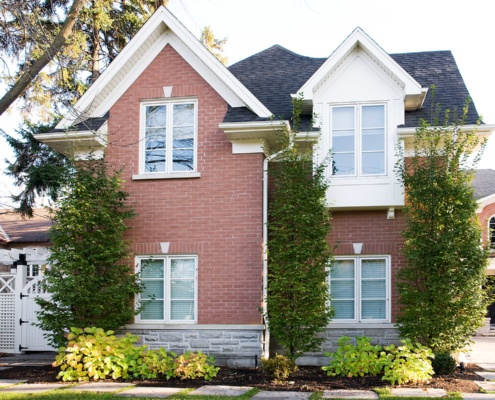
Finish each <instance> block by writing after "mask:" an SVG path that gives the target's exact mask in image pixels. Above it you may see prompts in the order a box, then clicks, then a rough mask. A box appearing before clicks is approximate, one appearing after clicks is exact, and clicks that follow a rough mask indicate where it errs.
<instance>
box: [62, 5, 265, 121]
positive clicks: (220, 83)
mask: <svg viewBox="0 0 495 400" xmlns="http://www.w3.org/2000/svg"><path fill="white" fill-rule="evenodd" d="M157 32H159V33H161V36H160V38H159V40H156V41H155V43H153V45H152V46H150V48H149V49H148V50H147V52H146V56H145V57H144V58H143V57H140V58H139V62H133V64H134V65H133V67H132V70H131V72H129V74H127V76H126V77H125V79H124V80H123V81H121V82H119V84H118V85H117V89H113V90H112V93H111V94H109V95H105V94H103V95H102V96H103V97H104V98H102V99H98V104H97V105H96V107H95V108H94V110H91V111H90V112H89V113H88V115H86V118H90V117H99V116H102V115H104V114H105V113H106V112H107V111H108V110H109V109H110V108H111V107H112V105H113V104H115V102H116V101H117V100H118V98H119V97H120V96H121V95H122V94H123V93H124V92H125V90H127V89H128V88H129V86H130V85H131V84H132V83H133V82H134V81H135V79H137V77H138V76H139V74H141V73H142V72H143V71H144V70H145V69H146V67H147V66H148V65H149V64H150V63H151V62H152V61H153V59H154V58H155V57H156V56H157V55H158V54H159V52H160V51H161V50H162V49H163V48H164V47H165V46H166V45H167V44H168V43H170V44H171V45H172V46H173V47H174V49H176V50H177V51H178V53H179V54H180V55H181V56H183V57H184V58H185V59H186V61H188V62H189V63H190V64H191V65H192V66H193V68H195V70H196V71H197V72H198V73H199V74H200V75H201V76H202V77H203V78H204V79H205V80H206V81H207V82H208V83H209V84H210V85H212V87H213V88H215V90H217V91H218V93H219V94H220V95H221V96H222V97H223V98H224V99H225V100H226V101H227V102H228V103H229V104H230V105H231V106H233V107H243V106H245V107H248V108H249V109H250V110H251V111H253V112H254V113H255V114H257V115H258V116H259V117H264V118H268V117H270V115H271V113H270V111H269V110H268V109H267V108H266V107H265V106H264V105H263V104H262V103H261V102H260V101H259V100H258V99H257V98H256V97H255V96H254V95H253V94H252V93H251V92H250V91H249V90H247V88H246V87H245V86H244V85H243V84H242V83H241V82H240V81H239V80H238V79H237V78H235V77H234V75H232V73H231V72H230V71H229V70H228V69H227V68H226V67H225V66H224V65H223V64H222V63H221V62H220V61H219V60H218V59H217V58H216V57H215V56H214V55H213V54H211V53H210V51H209V50H208V49H206V48H205V47H204V46H203V45H202V44H201V42H200V41H199V40H198V39H196V38H195V37H194V36H193V35H192V34H191V32H189V31H188V30H187V29H186V28H185V27H184V26H183V25H182V24H181V23H180V22H179V21H178V20H177V19H176V18H175V17H174V16H173V15H172V14H171V13H170V12H169V11H168V10H167V9H166V8H165V7H160V8H159V9H158V10H157V11H156V12H155V13H154V14H153V15H152V16H151V17H150V19H149V20H148V21H147V22H146V23H145V24H144V26H143V27H142V28H141V29H140V30H139V31H138V33H137V34H136V35H135V36H134V38H133V39H132V40H131V41H130V42H129V43H128V44H127V45H126V47H125V48H124V49H123V50H122V51H121V52H120V54H119V55H118V56H117V57H116V58H115V60H114V61H113V62H112V63H111V64H110V65H109V66H108V68H107V69H106V70H105V71H104V72H103V74H102V75H101V76H100V77H99V78H98V79H97V80H96V81H95V83H94V84H93V85H91V87H90V88H89V89H88V90H87V91H86V93H84V95H83V96H82V97H81V99H79V101H78V102H77V103H76V105H75V106H74V110H75V112H73V113H72V114H75V117H76V118H78V115H80V114H82V113H84V112H85V111H87V110H90V109H91V107H92V103H93V102H95V100H96V98H97V97H98V96H99V95H100V94H101V93H102V89H103V88H104V87H106V86H107V85H108V84H110V83H111V82H112V80H114V79H115V78H116V76H117V74H118V73H119V71H120V70H121V69H122V68H123V67H124V66H125V65H126V64H127V63H128V62H129V61H131V60H132V58H133V57H135V55H136V53H137V52H138V50H139V49H140V47H141V45H142V43H144V42H146V40H147V39H148V38H149V37H150V36H151V35H153V34H155V33H157ZM73 123H74V119H71V118H69V117H65V118H64V119H62V120H61V121H60V123H59V124H58V125H57V128H58V129H65V128H67V127H69V126H70V125H72V124H73Z"/></svg>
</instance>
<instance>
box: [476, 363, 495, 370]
mask: <svg viewBox="0 0 495 400" xmlns="http://www.w3.org/2000/svg"><path fill="white" fill-rule="evenodd" d="M477 365H478V367H480V368H483V369H484V370H486V371H495V364H477Z"/></svg>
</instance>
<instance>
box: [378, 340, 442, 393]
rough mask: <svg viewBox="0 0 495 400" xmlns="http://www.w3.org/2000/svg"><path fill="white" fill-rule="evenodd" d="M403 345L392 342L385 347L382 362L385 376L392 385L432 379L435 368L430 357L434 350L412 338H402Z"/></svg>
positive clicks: (384, 378)
mask: <svg viewBox="0 0 495 400" xmlns="http://www.w3.org/2000/svg"><path fill="white" fill-rule="evenodd" d="M401 342H402V346H399V347H396V346H395V345H393V344H391V345H390V346H387V347H385V348H384V350H385V352H382V353H381V357H380V362H381V364H382V366H383V372H384V373H383V377H382V379H383V380H385V381H389V382H390V383H391V384H392V385H395V384H396V383H397V384H399V385H402V384H403V383H420V382H425V381H427V380H429V379H431V377H432V375H433V368H432V366H431V360H430V358H432V357H433V353H432V351H431V350H430V349H429V348H427V347H425V346H423V345H421V344H419V343H416V344H415V345H414V344H413V343H412V342H411V340H410V339H405V340H401Z"/></svg>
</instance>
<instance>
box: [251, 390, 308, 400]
mask: <svg viewBox="0 0 495 400" xmlns="http://www.w3.org/2000/svg"><path fill="white" fill-rule="evenodd" d="M312 394H313V393H311V392H258V393H256V394H255V395H254V396H253V397H251V400H253V399H255V400H262V399H288V400H292V399H309V398H310V397H311V395H312Z"/></svg>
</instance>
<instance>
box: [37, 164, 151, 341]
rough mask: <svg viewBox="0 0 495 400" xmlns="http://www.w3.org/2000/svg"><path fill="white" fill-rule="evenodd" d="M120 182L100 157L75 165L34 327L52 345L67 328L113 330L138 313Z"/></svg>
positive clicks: (137, 285)
mask: <svg viewBox="0 0 495 400" xmlns="http://www.w3.org/2000/svg"><path fill="white" fill-rule="evenodd" d="M121 183H122V182H121V179H120V176H119V173H118V172H115V173H113V174H111V175H109V174H108V170H107V166H106V164H105V162H104V161H101V160H91V161H87V162H85V163H82V164H78V165H77V166H76V167H75V173H74V174H73V175H72V177H71V179H70V180H69V182H68V186H67V189H66V191H65V192H64V197H63V199H62V200H61V201H60V203H59V205H58V207H57V209H56V210H55V213H54V226H53V228H52V229H51V240H52V243H53V246H52V247H51V255H50V258H49V262H50V268H47V269H46V270H45V272H44V284H45V285H46V287H47V289H48V291H49V292H50V293H51V294H52V297H51V299H50V300H46V299H41V298H40V299H38V300H37V301H38V304H40V305H41V311H40V312H39V314H38V318H39V325H38V326H40V327H41V328H42V329H44V330H46V331H47V332H49V336H48V337H49V340H50V343H51V344H53V345H56V346H62V345H64V344H65V340H66V339H65V337H64V334H65V333H66V332H68V330H69V329H70V328H71V327H76V328H85V327H89V326H97V327H99V328H103V329H104V330H109V329H110V330H116V329H118V328H120V327H122V326H123V325H124V324H125V323H127V322H129V321H130V320H131V319H132V317H133V316H134V315H136V314H137V312H138V311H136V309H135V308H134V306H133V302H132V297H133V295H135V294H137V293H139V292H140V290H141V286H140V283H139V279H138V276H137V275H135V274H134V273H133V272H132V269H131V268H130V266H129V263H128V262H129V260H128V257H129V248H128V246H127V244H126V242H125V241H124V240H123V234H124V232H125V230H126V229H127V227H126V224H125V220H127V219H129V218H132V217H133V215H134V212H133V211H132V209H131V208H130V207H129V206H128V204H127V198H128V194H127V192H125V191H124V190H123V189H122V188H121Z"/></svg>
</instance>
